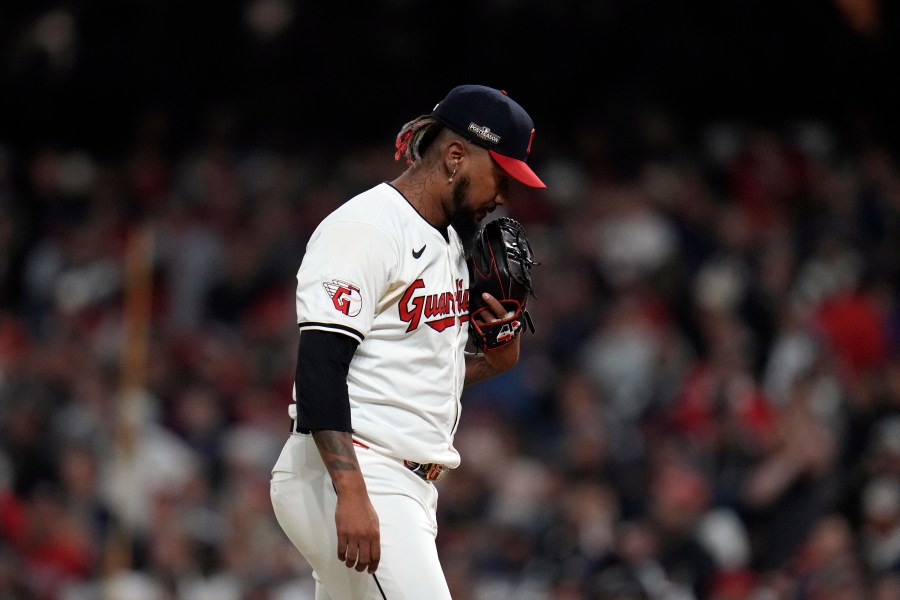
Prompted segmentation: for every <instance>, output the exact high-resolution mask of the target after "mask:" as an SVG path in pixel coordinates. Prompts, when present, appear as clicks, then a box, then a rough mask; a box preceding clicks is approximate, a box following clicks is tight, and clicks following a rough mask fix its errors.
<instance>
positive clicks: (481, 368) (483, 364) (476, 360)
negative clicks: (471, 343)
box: [466, 352, 494, 385]
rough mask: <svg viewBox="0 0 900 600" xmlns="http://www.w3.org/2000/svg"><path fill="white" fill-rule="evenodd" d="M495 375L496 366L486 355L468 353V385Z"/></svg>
mask: <svg viewBox="0 0 900 600" xmlns="http://www.w3.org/2000/svg"><path fill="white" fill-rule="evenodd" d="M492 375H494V368H493V367H492V366H491V365H490V364H488V362H487V361H486V360H485V359H484V356H481V355H476V354H470V353H468V352H467V353H466V385H470V384H473V383H478V382H479V381H483V380H485V379H487V378H488V377H491V376H492Z"/></svg>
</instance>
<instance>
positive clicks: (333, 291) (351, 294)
mask: <svg viewBox="0 0 900 600" xmlns="http://www.w3.org/2000/svg"><path fill="white" fill-rule="evenodd" d="M322 287H324V288H325V292H327V293H328V296H329V297H330V298H331V303H332V304H334V308H335V310H337V311H339V312H342V313H344V314H345V315H347V316H348V317H355V316H356V315H358V314H359V312H360V311H361V310H362V295H360V293H359V287H358V286H355V285H353V284H352V283H349V282H346V281H341V280H340V279H332V280H331V281H325V282H323V283H322Z"/></svg>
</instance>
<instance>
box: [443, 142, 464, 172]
mask: <svg viewBox="0 0 900 600" xmlns="http://www.w3.org/2000/svg"><path fill="white" fill-rule="evenodd" d="M465 156H466V145H465V144H463V143H462V141H460V140H453V141H451V142H450V143H449V144H447V148H446V150H444V162H445V164H446V165H447V166H448V167H450V169H451V170H452V168H453V165H459V161H460V160H462V159H463V158H464V157H465Z"/></svg>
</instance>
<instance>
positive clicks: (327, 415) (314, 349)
mask: <svg viewBox="0 0 900 600" xmlns="http://www.w3.org/2000/svg"><path fill="white" fill-rule="evenodd" d="M358 345H359V342H358V341H356V340H355V339H354V338H352V337H350V336H347V335H343V334H340V333H334V332H330V331H318V330H315V329H308V330H306V331H303V332H302V333H301V334H300V346H299V349H298V350H297V372H296V375H295V377H296V378H295V380H294V381H295V383H296V386H297V431H299V432H300V433H309V432H310V431H315V430H320V429H326V430H329V431H347V432H349V431H352V428H351V425H350V398H349V396H348V394H347V372H348V371H349V370H350V361H351V359H352V358H353V353H354V352H356V347H357V346H358Z"/></svg>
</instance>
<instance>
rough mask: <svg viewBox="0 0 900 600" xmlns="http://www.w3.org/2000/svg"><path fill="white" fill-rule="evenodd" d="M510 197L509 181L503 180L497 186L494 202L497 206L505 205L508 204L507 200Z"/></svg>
mask: <svg viewBox="0 0 900 600" xmlns="http://www.w3.org/2000/svg"><path fill="white" fill-rule="evenodd" d="M508 197H509V182H507V181H503V182H502V183H500V185H499V186H497V194H496V195H495V196H494V204H496V205H497V206H503V205H505V204H506V200H507V198H508Z"/></svg>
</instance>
